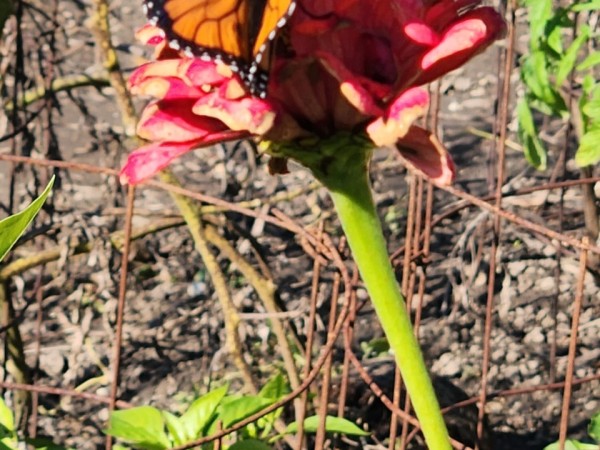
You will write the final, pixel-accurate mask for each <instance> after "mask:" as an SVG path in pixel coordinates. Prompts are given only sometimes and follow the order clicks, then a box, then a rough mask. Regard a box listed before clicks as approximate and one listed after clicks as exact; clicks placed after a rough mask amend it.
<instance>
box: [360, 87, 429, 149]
mask: <svg viewBox="0 0 600 450" xmlns="http://www.w3.org/2000/svg"><path fill="white" fill-rule="evenodd" d="M428 105H429V94H428V93H427V91H426V90H425V89H422V88H412V89H408V90H406V91H404V92H403V93H402V94H401V95H400V96H399V97H398V98H397V99H396V100H394V102H392V104H391V105H390V106H389V108H388V110H387V112H386V115H385V116H383V117H379V118H378V119H376V120H375V121H373V122H371V123H370V124H369V125H368V126H367V133H368V134H369V137H370V138H371V139H372V140H373V142H374V143H375V145H377V146H379V147H382V146H385V145H393V144H395V143H396V141H397V140H398V139H400V138H401V137H403V136H404V135H406V133H407V132H408V130H409V128H410V127H411V125H412V124H413V122H414V121H415V119H417V118H418V117H421V116H422V115H423V114H424V113H425V111H426V109H427V106H428Z"/></svg>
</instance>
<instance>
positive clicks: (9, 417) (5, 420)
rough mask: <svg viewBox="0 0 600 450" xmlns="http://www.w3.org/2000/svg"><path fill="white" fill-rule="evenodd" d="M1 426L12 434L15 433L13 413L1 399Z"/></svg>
mask: <svg viewBox="0 0 600 450" xmlns="http://www.w3.org/2000/svg"><path fill="white" fill-rule="evenodd" d="M0 425H1V426H2V427H3V428H4V429H5V430H7V431H8V432H10V433H13V432H14V431H15V419H14V418H13V413H12V411H11V410H10V408H9V407H8V406H7V405H6V403H5V402H4V400H3V399H2V398H0Z"/></svg>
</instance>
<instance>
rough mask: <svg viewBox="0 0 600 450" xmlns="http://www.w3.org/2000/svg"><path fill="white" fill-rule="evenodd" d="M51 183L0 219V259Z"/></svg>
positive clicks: (47, 192)
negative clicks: (21, 207)
mask: <svg viewBox="0 0 600 450" xmlns="http://www.w3.org/2000/svg"><path fill="white" fill-rule="evenodd" d="M0 1H1V0H0ZM53 184H54V177H52V179H51V180H50V182H49V183H48V186H46V189H44V192H42V194H41V195H40V196H39V197H38V198H36V199H35V200H34V201H33V202H32V203H31V204H30V205H29V206H28V207H27V208H25V209H24V210H23V211H21V212H20V213H17V214H14V215H12V216H10V217H7V218H6V219H4V220H0V261H2V260H3V259H4V257H5V256H6V254H7V253H8V252H9V251H10V249H11V248H12V247H13V246H14V245H15V244H16V242H17V241H18V240H19V238H20V237H21V236H22V235H23V233H24V232H25V230H26V229H27V227H28V226H29V224H30V223H31V222H32V220H33V219H34V217H35V216H36V215H37V213H38V212H39V211H40V208H41V207H42V205H43V204H44V202H45V201H46V198H47V197H48V194H50V190H51V189H52V185H53Z"/></svg>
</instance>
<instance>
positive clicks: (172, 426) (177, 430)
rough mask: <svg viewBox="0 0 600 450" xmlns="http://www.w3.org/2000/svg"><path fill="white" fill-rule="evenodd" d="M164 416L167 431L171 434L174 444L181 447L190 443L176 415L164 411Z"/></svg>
mask: <svg viewBox="0 0 600 450" xmlns="http://www.w3.org/2000/svg"><path fill="white" fill-rule="evenodd" d="M162 415H163V417H164V419H165V424H166V426H167V431H168V432H169V435H170V438H171V441H172V442H173V444H174V445H175V446H179V445H182V444H185V443H186V442H188V441H187V439H186V436H185V428H184V427H183V424H182V423H181V419H180V418H179V417H177V416H176V415H175V414H171V413H170V412H169V411H162Z"/></svg>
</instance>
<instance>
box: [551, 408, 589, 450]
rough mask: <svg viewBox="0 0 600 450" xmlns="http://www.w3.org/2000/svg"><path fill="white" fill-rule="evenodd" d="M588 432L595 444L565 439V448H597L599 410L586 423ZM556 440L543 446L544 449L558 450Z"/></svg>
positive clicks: (571, 449)
mask: <svg viewBox="0 0 600 450" xmlns="http://www.w3.org/2000/svg"><path fill="white" fill-rule="evenodd" d="M588 434H589V435H590V437H591V438H592V439H593V440H594V441H596V443H595V444H590V443H585V442H581V441H576V440H574V439H567V440H566V441H565V450H598V448H600V412H597V413H596V414H594V415H593V416H592V418H591V420H590V424H589V425H588ZM559 448H560V447H559V444H558V442H553V443H552V444H550V445H547V446H546V447H544V450H559Z"/></svg>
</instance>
